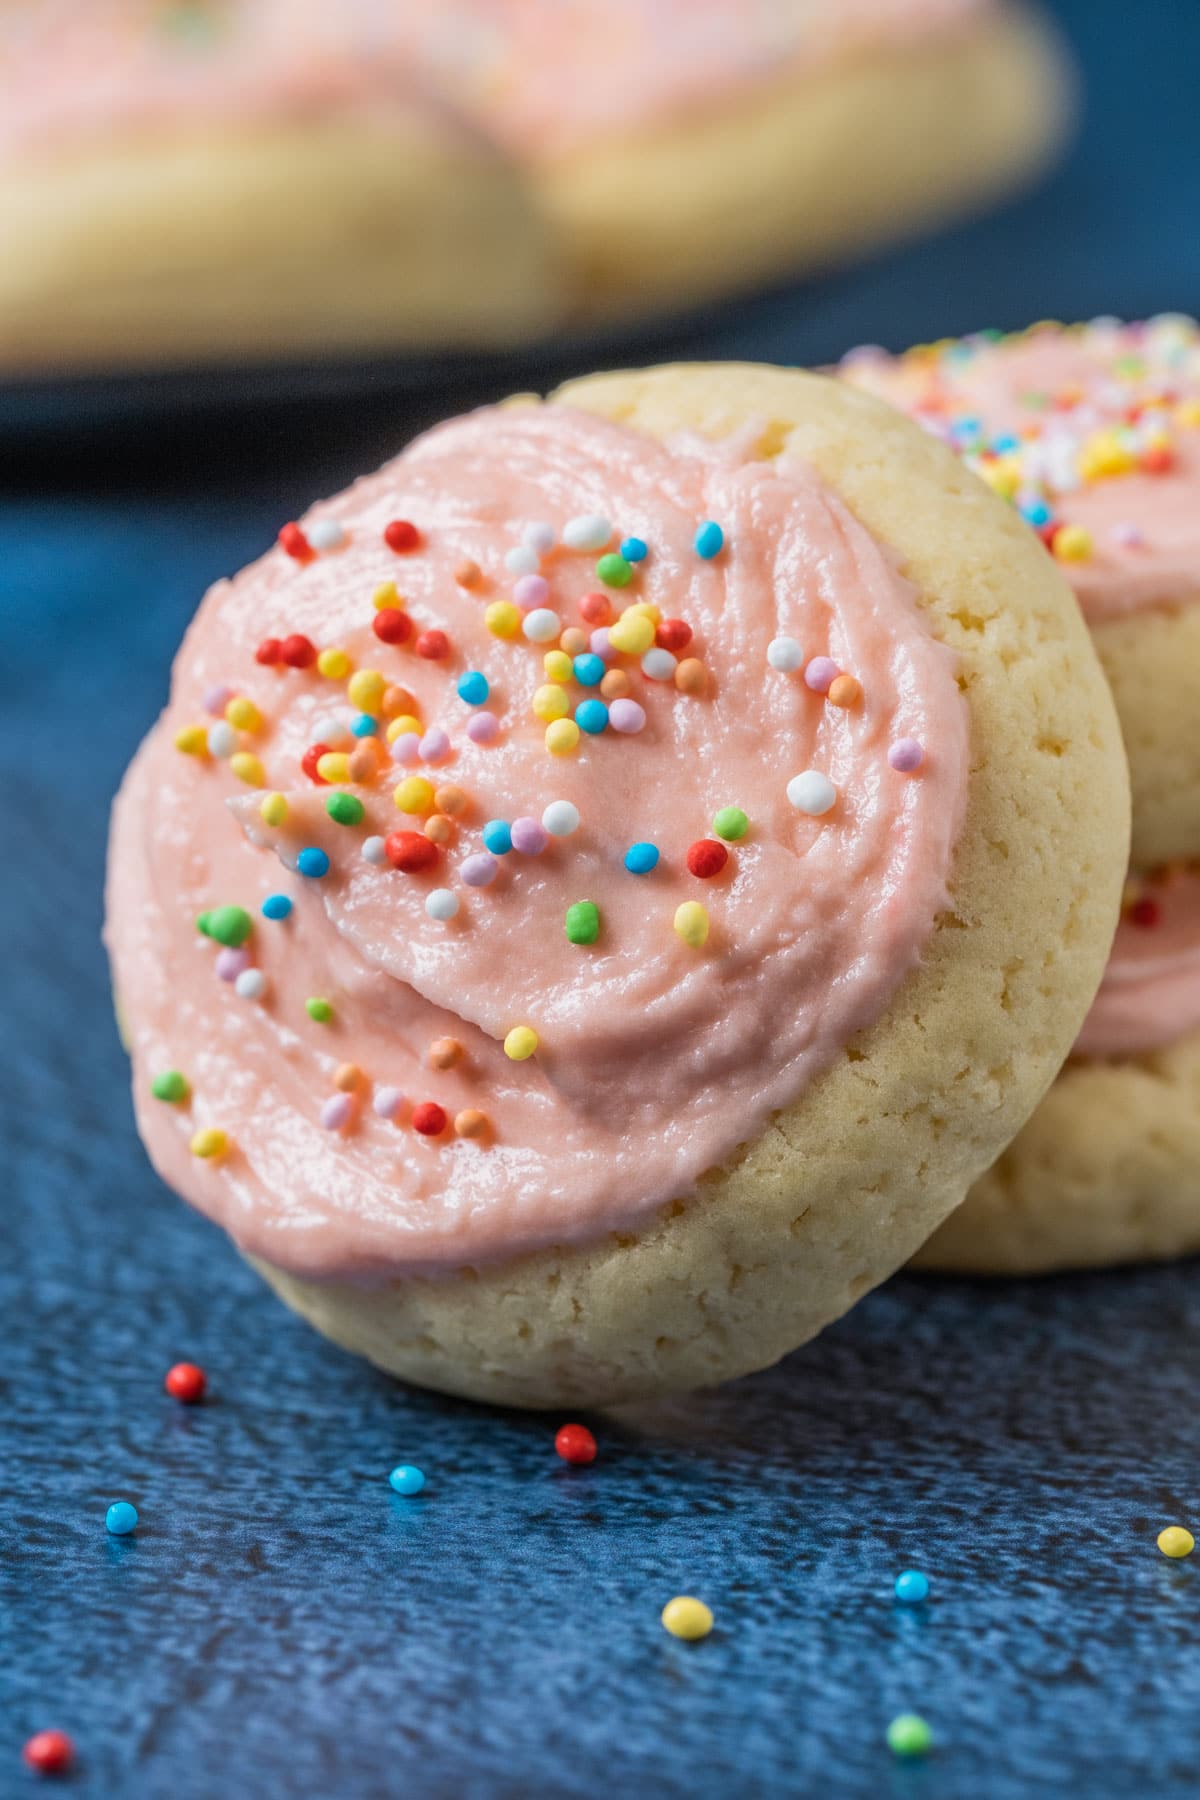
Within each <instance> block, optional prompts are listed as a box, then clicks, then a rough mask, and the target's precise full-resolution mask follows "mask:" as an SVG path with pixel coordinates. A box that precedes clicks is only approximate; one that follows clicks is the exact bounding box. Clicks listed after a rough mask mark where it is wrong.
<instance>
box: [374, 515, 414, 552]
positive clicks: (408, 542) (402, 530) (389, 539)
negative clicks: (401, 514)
mask: <svg viewBox="0 0 1200 1800" xmlns="http://www.w3.org/2000/svg"><path fill="white" fill-rule="evenodd" d="M383 541H384V543H385V544H386V545H387V547H388V549H389V550H394V551H395V552H396V554H397V555H400V554H402V553H403V552H404V551H405V550H415V549H416V547H417V545H418V544H419V543H420V541H421V534H420V532H419V531H418V530H417V528H416V526H415V525H414V524H413V523H412V521H411V520H410V519H393V520H392V521H391V523H390V524H388V525H385V526H384V528H383Z"/></svg>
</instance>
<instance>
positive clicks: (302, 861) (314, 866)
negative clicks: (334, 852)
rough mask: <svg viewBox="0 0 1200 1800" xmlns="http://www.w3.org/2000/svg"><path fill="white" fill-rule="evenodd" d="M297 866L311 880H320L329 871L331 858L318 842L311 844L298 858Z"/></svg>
mask: <svg viewBox="0 0 1200 1800" xmlns="http://www.w3.org/2000/svg"><path fill="white" fill-rule="evenodd" d="M296 867H297V869H298V870H299V871H300V873H301V875H306V876H307V877H308V879H309V880H310V881H319V880H320V879H321V877H322V875H328V873H329V858H328V856H326V854H325V852H324V850H322V849H321V848H320V846H319V845H317V844H309V845H308V846H307V847H306V848H305V849H303V850H302V851H301V852H300V854H299V856H298V857H297V858H296Z"/></svg>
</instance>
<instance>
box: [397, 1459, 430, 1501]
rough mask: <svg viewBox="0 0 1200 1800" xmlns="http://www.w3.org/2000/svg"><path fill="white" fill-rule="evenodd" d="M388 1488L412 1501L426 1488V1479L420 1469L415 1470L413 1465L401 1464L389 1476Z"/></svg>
mask: <svg viewBox="0 0 1200 1800" xmlns="http://www.w3.org/2000/svg"><path fill="white" fill-rule="evenodd" d="M388 1486H389V1487H390V1488H391V1489H392V1490H393V1491H394V1492H395V1493H397V1494H403V1495H404V1496H405V1498H406V1499H411V1497H412V1495H413V1494H419V1493H420V1492H421V1489H422V1488H423V1487H424V1486H425V1477H424V1475H423V1474H422V1473H421V1471H420V1469H414V1468H413V1466H412V1464H411V1463H401V1464H400V1465H399V1467H398V1468H395V1469H393V1470H392V1472H391V1474H390V1475H389V1476H388Z"/></svg>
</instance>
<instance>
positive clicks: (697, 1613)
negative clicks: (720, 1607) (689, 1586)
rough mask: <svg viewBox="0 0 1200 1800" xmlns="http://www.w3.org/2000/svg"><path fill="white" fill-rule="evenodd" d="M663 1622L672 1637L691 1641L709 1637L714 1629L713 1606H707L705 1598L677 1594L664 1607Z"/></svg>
mask: <svg viewBox="0 0 1200 1800" xmlns="http://www.w3.org/2000/svg"><path fill="white" fill-rule="evenodd" d="M662 1622H663V1626H664V1628H665V1629H666V1630H667V1631H669V1632H670V1634H671V1636H672V1637H677V1638H684V1639H685V1640H687V1641H689V1642H691V1641H694V1640H695V1639H696V1638H705V1637H707V1636H708V1634H709V1632H710V1631H711V1630H712V1628H713V1616H712V1608H711V1607H708V1606H705V1604H704V1602H703V1600H694V1599H693V1598H692V1596H691V1595H690V1594H677V1595H676V1596H675V1598H674V1600H668V1601H667V1604H666V1605H665V1606H664V1607H663V1609H662Z"/></svg>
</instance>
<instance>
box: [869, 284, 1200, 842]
mask: <svg viewBox="0 0 1200 1800" xmlns="http://www.w3.org/2000/svg"><path fill="white" fill-rule="evenodd" d="M841 373H842V375H843V376H844V377H845V378H846V379H847V380H850V381H852V382H853V383H855V385H857V386H861V387H864V388H867V389H869V390H870V391H871V392H872V393H875V394H879V395H881V396H882V397H883V398H885V399H890V400H891V401H892V402H893V403H894V404H896V405H899V406H902V407H903V408H904V409H905V410H906V411H907V412H909V413H911V414H912V415H913V416H914V417H916V418H918V419H919V420H920V422H921V423H922V424H924V425H926V426H927V427H928V428H929V429H930V430H932V431H934V432H935V433H937V434H938V435H939V436H942V437H945V438H946V439H947V441H949V442H951V443H952V444H954V445H955V447H956V448H957V449H958V450H959V451H960V453H961V454H962V455H963V457H964V460H965V461H966V462H967V463H968V465H969V466H970V467H972V468H973V469H974V470H975V471H976V472H977V473H978V474H980V475H982V476H983V478H984V479H985V480H986V481H988V482H989V483H990V484H991V485H992V486H993V487H995V488H996V489H997V491H999V492H1001V493H1003V494H1005V495H1006V496H1008V497H1009V498H1011V499H1012V500H1013V501H1014V502H1015V504H1016V506H1017V507H1018V509H1019V510H1020V511H1022V512H1023V514H1024V516H1025V517H1026V518H1027V519H1028V520H1029V522H1030V523H1031V524H1032V525H1033V526H1034V527H1035V529H1037V530H1038V531H1039V532H1040V533H1041V535H1042V537H1043V539H1044V540H1045V541H1046V542H1047V544H1048V546H1049V548H1050V550H1051V552H1052V554H1053V555H1054V556H1055V558H1056V560H1057V561H1058V562H1059V564H1060V566H1061V568H1062V569H1063V572H1064V574H1066V576H1067V577H1068V579H1069V580H1070V582H1071V584H1072V586H1073V587H1074V588H1075V591H1076V593H1077V595H1078V597H1079V601H1080V604H1081V606H1082V608H1083V612H1084V616H1085V618H1086V619H1087V620H1088V623H1089V624H1090V626H1091V629H1092V633H1093V636H1094V639H1095V643H1096V648H1097V650H1098V652H1099V654H1100V660H1101V662H1102V663H1103V665H1104V670H1105V673H1106V675H1107V676H1108V679H1109V682H1110V684H1111V686H1112V690H1113V696H1114V698H1115V700H1116V704H1117V712H1118V715H1119V717H1120V720H1121V727H1122V732H1123V734H1124V738H1125V747H1126V751H1127V753H1128V756H1129V764H1130V779H1131V785H1132V789H1133V851H1132V854H1133V863H1134V866H1135V867H1136V868H1139V869H1153V868H1155V867H1156V866H1157V865H1159V864H1161V863H1166V862H1171V861H1174V860H1176V859H1178V858H1185V859H1190V858H1195V857H1200V736H1198V735H1197V733H1196V731H1195V730H1194V728H1193V725H1192V721H1193V719H1194V718H1195V715H1196V709H1197V706H1198V704H1200V333H1198V332H1197V328H1196V326H1195V324H1194V323H1193V321H1191V320H1190V319H1184V318H1181V317H1178V316H1176V315H1168V316H1164V317H1162V318H1159V319H1152V320H1150V321H1149V322H1148V323H1146V324H1134V325H1122V324H1120V323H1119V322H1118V321H1116V320H1107V319H1102V320H1097V321H1095V322H1094V323H1092V324H1090V325H1078V326H1071V327H1064V326H1059V325H1036V326H1033V327H1032V328H1031V329H1030V330H1029V331H1027V332H1017V333H1013V334H1012V335H1011V336H1007V337H1005V336H1003V335H1001V334H1000V333H998V332H983V333H979V334H977V335H976V336H974V337H971V338H967V339H963V340H961V341H954V340H947V341H945V342H943V343H940V344H934V345H929V346H921V347H918V348H917V349H914V350H911V351H909V352H907V353H906V354H905V355H904V356H902V357H899V358H893V357H889V356H887V355H885V354H884V353H883V352H881V351H874V350H867V351H856V352H852V353H851V355H850V356H849V357H848V358H847V359H846V360H845V361H844V363H843V365H842V369H841Z"/></svg>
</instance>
